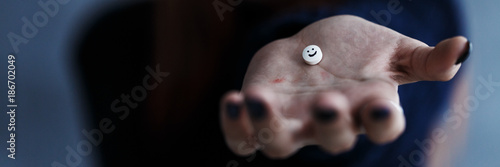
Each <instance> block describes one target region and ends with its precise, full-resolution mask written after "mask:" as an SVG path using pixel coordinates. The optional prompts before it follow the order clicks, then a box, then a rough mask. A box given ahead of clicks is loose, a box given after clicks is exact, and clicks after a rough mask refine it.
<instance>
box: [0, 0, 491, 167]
mask: <svg viewBox="0 0 500 167" xmlns="http://www.w3.org/2000/svg"><path fill="white" fill-rule="evenodd" d="M401 1H403V0H401ZM231 2H232V4H231V3H229V2H226V1H223V0H214V1H196V2H187V1H184V2H182V1H154V0H142V1H141V0H108V1H98V0H85V1H81V0H25V1H20V0H18V1H14V0H13V1H4V2H2V4H1V5H0V35H1V36H2V38H0V55H1V56H0V57H2V59H1V60H3V61H4V63H1V64H2V65H1V66H0V69H3V70H5V71H3V72H0V78H2V80H3V81H2V84H1V85H0V86H1V87H2V88H1V92H4V95H3V97H2V98H1V99H3V100H2V103H1V107H3V110H2V111H3V112H7V109H8V108H7V107H5V106H6V105H7V104H8V101H7V83H6V82H7V81H6V80H7V65H8V63H7V56H8V55H9V54H13V55H15V56H16V62H15V63H16V80H15V81H16V104H17V105H18V107H17V109H16V116H15V119H16V125H15V126H16V131H15V133H16V138H15V139H16V142H15V144H16V147H15V149H16V155H15V156H16V159H15V160H13V159H10V158H8V157H7V155H8V154H9V151H8V150H5V148H8V147H9V143H7V142H6V141H7V140H9V134H10V132H9V131H8V130H7V126H8V123H9V119H10V116H9V115H8V114H6V113H2V114H0V127H2V128H0V129H2V130H0V149H3V150H4V151H0V166H139V165H146V164H159V165H161V166H166V165H169V164H172V163H174V162H180V163H182V164H183V165H184V164H185V165H188V166H193V165H208V164H210V165H216V166H226V165H230V166H231V165H232V166H235V165H234V164H235V163H234V162H239V163H240V166H245V165H248V163H246V162H248V159H247V158H246V157H237V156H234V155H233V154H232V153H230V152H229V150H228V149H227V148H226V147H225V145H224V141H223V138H222V134H221V132H220V128H219V122H218V116H219V115H218V114H219V113H218V105H219V98H220V97H221V96H222V93H224V92H225V91H226V90H229V89H237V88H238V86H239V85H241V83H240V82H241V80H242V78H243V76H242V74H243V73H244V71H245V69H246V66H241V64H242V63H240V62H247V61H248V60H245V58H243V59H241V58H238V57H237V56H234V55H231V54H230V53H232V51H234V50H239V49H241V48H239V47H241V45H245V43H244V42H245V40H241V38H243V37H244V36H242V35H241V34H242V33H236V32H234V31H235V30H239V31H249V30H248V29H250V28H248V27H243V26H242V27H236V28H234V27H232V26H233V25H235V24H236V25H238V24H240V23H242V22H245V24H240V25H251V24H252V23H257V22H259V21H261V20H262V19H264V18H267V17H269V16H274V15H276V13H278V12H276V11H280V10H281V11H287V10H289V9H291V7H292V6H297V5H301V3H299V2H298V1H290V2H287V3H283V1H275V2H274V3H269V5H266V6H258V5H256V4H258V2H259V1H251V0H248V1H245V0H243V1H242V2H241V3H236V2H239V1H231ZM457 2H458V4H459V5H457V8H459V9H457V10H460V11H462V12H461V14H460V18H459V19H460V22H463V25H465V27H463V29H464V30H465V34H466V36H467V37H468V38H469V39H470V41H471V42H472V43H473V46H474V49H473V52H472V54H471V56H470V59H469V60H468V62H467V70H468V73H470V76H471V77H470V78H469V81H470V85H469V88H470V92H469V100H470V101H466V102H464V103H469V104H471V105H472V104H474V107H473V110H472V111H471V112H470V117H469V121H468V123H467V124H468V131H467V132H466V133H467V134H466V139H465V141H466V144H465V146H464V148H463V149H462V151H461V152H460V153H457V154H456V155H454V156H453V158H452V160H451V162H452V166H464V167H465V166H485V167H487V166H500V159H498V157H499V156H500V143H499V142H497V141H500V131H499V130H498V129H497V128H495V127H497V126H499V123H498V121H497V119H498V118H500V112H498V110H499V103H498V102H499V101H500V86H498V84H497V86H490V87H489V89H488V88H487V89H486V90H488V92H487V93H489V96H487V97H485V98H478V95H477V89H478V87H486V86H485V83H484V79H486V80H487V81H491V80H492V81H494V82H498V83H500V73H499V71H500V66H498V62H499V61H500V56H499V55H500V47H498V46H497V45H498V44H500V33H498V32H497V31H498V30H499V29H500V22H498V21H497V19H496V18H500V12H499V11H498V10H497V7H498V6H500V2H497V1H486V0H477V1H465V0H460V1H457ZM310 3H311V5H322V3H323V2H322V1H320V0H318V1H312V2H310ZM385 3H386V2H385ZM411 3H417V2H411ZM214 4H218V5H219V7H221V6H222V8H219V9H225V11H224V12H223V14H222V17H221V15H220V13H218V12H217V11H218V10H217V9H216V8H215V6H214ZM221 4H222V5H221ZM335 5H341V4H335ZM255 7H263V8H264V9H263V10H260V11H259V12H253V14H252V15H251V16H252V17H243V18H240V17H237V16H238V13H244V12H252V9H253V8H255ZM306 7H309V6H308V5H306ZM277 8H279V9H280V10H276V9H277ZM429 8H432V6H430V7H429ZM369 10H370V9H369V8H368V9H367V12H369ZM273 11H275V12H276V13H273ZM219 12H220V11H219ZM423 12H426V11H423ZM393 17H397V15H395V16H393ZM190 20H194V22H193V21H190ZM289 26H292V28H290V29H291V32H282V33H283V34H275V35H276V36H277V37H286V36H287V35H289V34H290V33H293V32H295V31H292V30H295V29H297V28H300V26H298V27H293V26H295V25H289ZM13 34H15V35H13ZM196 36H201V37H202V38H196ZM179 44H183V45H184V47H177V46H179ZM237 44H238V45H237ZM225 48H230V49H225ZM219 53H223V54H219ZM193 60H194V61H193ZM235 62H236V63H235ZM239 81H240V82H239ZM493 85H494V84H493ZM481 90H482V91H483V90H485V89H484V88H482V89H481ZM481 93H484V92H481ZM482 97H483V96H482ZM474 100H475V101H474ZM256 157H257V158H256V159H255V160H253V159H252V161H251V162H252V163H250V166H254V165H255V166H258V165H259V164H260V163H265V162H267V161H266V160H265V158H264V157H263V155H261V154H257V155H256Z"/></svg>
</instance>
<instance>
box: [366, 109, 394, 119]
mask: <svg viewBox="0 0 500 167" xmlns="http://www.w3.org/2000/svg"><path fill="white" fill-rule="evenodd" d="M389 114H390V111H389V109H387V108H376V109H374V110H373V111H372V112H371V115H370V116H371V117H372V119H373V120H375V121H382V120H385V119H386V118H388V117H389Z"/></svg>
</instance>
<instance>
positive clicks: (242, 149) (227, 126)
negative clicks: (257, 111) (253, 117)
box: [220, 91, 257, 156]
mask: <svg viewBox="0 0 500 167" xmlns="http://www.w3.org/2000/svg"><path fill="white" fill-rule="evenodd" d="M220 109H221V112H220V119H221V126H222V131H223V132H224V136H225V139H226V144H227V145H228V147H229V149H230V150H231V151H233V152H234V153H235V154H237V155H242V156H244V155H249V154H252V153H253V152H255V150H256V149H257V143H256V142H255V137H254V136H253V127H252V126H251V124H250V118H249V117H248V114H247V113H246V112H244V108H243V96H242V95H241V94H240V93H239V92H237V91H230V92H228V93H226V94H225V95H224V96H223V98H222V100H221V106H220Z"/></svg>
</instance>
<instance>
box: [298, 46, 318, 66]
mask: <svg viewBox="0 0 500 167" xmlns="http://www.w3.org/2000/svg"><path fill="white" fill-rule="evenodd" d="M302 58H304V61H305V62H306V63H307V64H309V65H316V64H318V63H319V62H320V61H321V59H323V53H322V52H321V49H320V48H319V47H318V46H316V45H309V46H307V47H306V48H305V49H304V51H302Z"/></svg>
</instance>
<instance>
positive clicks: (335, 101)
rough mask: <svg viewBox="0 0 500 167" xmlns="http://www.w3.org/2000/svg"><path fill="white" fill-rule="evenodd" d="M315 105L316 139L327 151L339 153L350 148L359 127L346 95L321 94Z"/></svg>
mask: <svg viewBox="0 0 500 167" xmlns="http://www.w3.org/2000/svg"><path fill="white" fill-rule="evenodd" d="M316 102H317V103H316V104H315V106H314V107H313V119H314V121H313V122H314V123H313V125H314V130H315V134H314V137H315V140H316V142H317V144H319V145H320V146H321V147H322V148H323V149H325V150H326V151H328V152H330V153H333V154H338V153H341V152H345V151H348V150H350V149H351V148H352V147H353V146H354V144H355V142H356V135H357V128H355V123H354V119H353V116H352V114H351V112H350V108H349V104H348V101H347V99H346V98H345V96H344V95H343V94H341V93H338V92H328V93H323V94H320V95H319V96H318V98H317V100H316Z"/></svg>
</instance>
